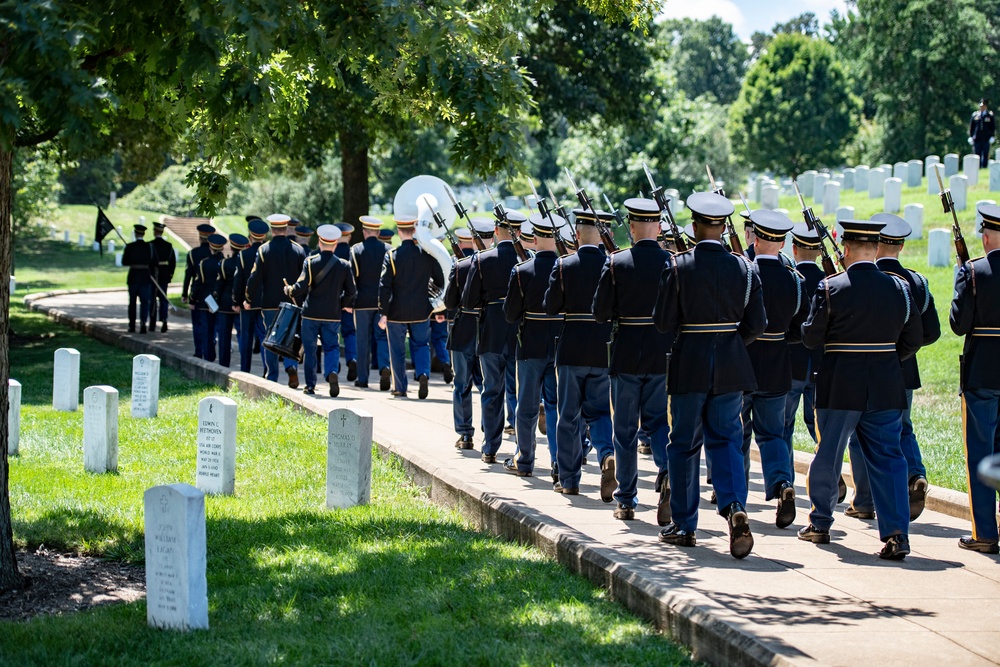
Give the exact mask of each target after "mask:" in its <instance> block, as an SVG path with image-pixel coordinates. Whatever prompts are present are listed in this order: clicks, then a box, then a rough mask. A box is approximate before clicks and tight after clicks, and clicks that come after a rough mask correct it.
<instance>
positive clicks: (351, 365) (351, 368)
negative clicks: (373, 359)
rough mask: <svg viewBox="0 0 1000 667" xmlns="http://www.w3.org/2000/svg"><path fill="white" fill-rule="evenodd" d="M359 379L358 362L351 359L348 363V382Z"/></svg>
mask: <svg viewBox="0 0 1000 667" xmlns="http://www.w3.org/2000/svg"><path fill="white" fill-rule="evenodd" d="M357 379H358V362H357V361H355V360H354V359H351V360H350V361H348V362H347V381H348V382H354V381H355V380H357Z"/></svg>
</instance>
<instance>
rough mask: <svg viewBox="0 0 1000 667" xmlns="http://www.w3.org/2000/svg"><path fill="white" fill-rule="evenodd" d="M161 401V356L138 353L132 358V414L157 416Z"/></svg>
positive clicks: (138, 416) (144, 416) (146, 416)
mask: <svg viewBox="0 0 1000 667" xmlns="http://www.w3.org/2000/svg"><path fill="white" fill-rule="evenodd" d="M159 403H160V358H159V357H157V356H156V355H153V354H138V355H136V356H135V357H133V358H132V416H133V417H137V418H140V419H145V418H148V417H155V416H156V414H157V410H158V409H159Z"/></svg>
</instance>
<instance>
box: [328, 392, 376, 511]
mask: <svg viewBox="0 0 1000 667" xmlns="http://www.w3.org/2000/svg"><path fill="white" fill-rule="evenodd" d="M371 490H372V416H371V415H370V414H368V413H367V412H364V411H363V410H352V409H350V408H337V409H335V410H331V411H330V414H329V427H328V431H327V450H326V506H327V507H328V508H331V509H334V508H339V507H354V506H355V505H366V504H367V503H368V500H369V499H370V498H371Z"/></svg>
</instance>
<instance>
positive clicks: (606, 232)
mask: <svg viewBox="0 0 1000 667" xmlns="http://www.w3.org/2000/svg"><path fill="white" fill-rule="evenodd" d="M566 176H567V177H568V178H569V185H570V187H571V188H573V190H574V191H575V192H576V198H577V199H578V200H579V201H580V206H581V207H582V208H583V210H584V211H590V212H591V214H593V216H594V224H595V225H597V233H598V234H600V235H601V243H603V244H604V248H605V249H606V250H607V251H608V252H615V251H616V250H618V244H616V243H615V237H614V236H612V235H611V230H610V229H608V226H607V225H606V224H604V221H603V220H601V216H599V215H597V209H595V208H594V204H593V203H592V202H591V201H590V197H589V196H588V195H587V191H586V190H584V189H583V188H578V187H576V181H574V180H573V174H571V173H569V168H566Z"/></svg>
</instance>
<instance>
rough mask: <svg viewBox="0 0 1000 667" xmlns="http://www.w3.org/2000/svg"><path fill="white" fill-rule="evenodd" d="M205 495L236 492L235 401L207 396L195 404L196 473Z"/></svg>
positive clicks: (197, 483) (197, 482)
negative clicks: (196, 414) (196, 407)
mask: <svg viewBox="0 0 1000 667" xmlns="http://www.w3.org/2000/svg"><path fill="white" fill-rule="evenodd" d="M195 485H196V486H197V487H198V488H199V489H201V490H202V491H204V492H205V493H221V494H225V495H232V494H233V493H235V492H236V401H234V400H233V399H231V398H225V397H221V396H209V397H208V398H203V399H201V400H200V401H199V402H198V474H197V478H196V481H195Z"/></svg>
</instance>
